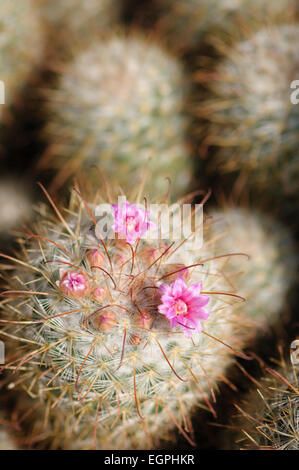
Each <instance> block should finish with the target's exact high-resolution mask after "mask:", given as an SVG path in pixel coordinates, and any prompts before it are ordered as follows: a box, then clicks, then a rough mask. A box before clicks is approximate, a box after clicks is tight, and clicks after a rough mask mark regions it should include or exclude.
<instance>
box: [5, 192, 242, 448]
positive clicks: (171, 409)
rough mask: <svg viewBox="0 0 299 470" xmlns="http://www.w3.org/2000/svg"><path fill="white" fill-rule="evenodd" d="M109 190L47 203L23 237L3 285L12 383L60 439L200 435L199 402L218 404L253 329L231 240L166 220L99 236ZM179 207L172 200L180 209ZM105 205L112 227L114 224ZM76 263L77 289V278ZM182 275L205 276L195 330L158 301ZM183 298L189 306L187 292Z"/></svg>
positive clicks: (132, 440) (108, 441) (138, 444)
mask: <svg viewBox="0 0 299 470" xmlns="http://www.w3.org/2000/svg"><path fill="white" fill-rule="evenodd" d="M108 195H109V191H108ZM103 202H107V199H106V196H105V198H104V199H103V198H102V197H101V196H96V197H95V198H94V199H93V203H90V204H89V205H87V203H83V202H82V200H81V199H80V197H79V196H78V195H77V194H74V195H73V198H72V202H71V204H70V207H69V208H68V209H67V210H65V211H64V212H63V213H61V212H59V211H58V210H57V209H56V208H55V211H56V215H58V219H57V220H56V218H55V217H54V218H53V217H52V216H51V215H50V214H48V213H47V211H45V210H44V209H42V210H41V214H40V220H39V223H38V226H37V227H36V230H35V231H34V233H36V234H38V235H34V233H32V234H31V235H30V234H29V237H31V238H32V237H36V239H35V240H33V241H31V243H29V245H28V244H27V248H26V249H25V246H26V244H25V245H24V243H22V246H23V250H25V251H23V255H22V256H20V257H19V258H16V259H15V265H14V269H15V271H14V275H13V276H11V275H10V276H9V279H10V280H9V282H8V284H9V285H8V286H7V289H6V291H5V292H4V293H3V294H2V297H3V301H2V310H3V313H4V318H5V319H8V320H9V322H8V324H6V326H5V327H4V328H3V329H2V330H1V334H2V335H3V338H4V340H5V338H7V339H8V338H12V341H13V340H16V341H17V345H18V353H19V354H20V360H19V361H18V362H17V363H16V362H15V361H14V362H13V364H12V365H11V364H10V363H8V364H7V366H8V369H9V370H11V369H10V367H12V368H15V367H16V368H17V374H16V375H15V374H13V375H11V383H10V385H9V387H10V389H14V390H15V391H17V389H18V387H20V386H21V387H22V389H24V388H25V389H26V390H27V391H28V393H29V395H30V397H31V398H32V400H37V401H38V400H40V410H44V413H45V419H44V420H42V421H43V423H44V426H45V428H44V431H42V430H41V431H40V432H41V434H42V433H43V432H44V433H46V436H47V439H48V442H49V440H50V444H48V445H50V447H51V448H57V447H63V448H77V449H83V448H88V447H89V448H93V447H94V445H95V444H94V441H95V438H96V440H97V445H98V447H100V448H102V449H105V448H109V449H112V448H113V449H114V448H116V449H125V448H127V449H137V448H139V449H142V448H156V447H157V446H158V445H159V444H160V443H161V442H163V441H164V440H168V439H171V438H172V436H173V432H174V430H175V429H176V428H178V430H179V432H181V433H182V434H183V435H184V436H185V438H186V439H187V440H188V441H189V443H192V426H191V420H190V414H191V412H192V410H193V409H195V408H198V407H199V408H203V409H210V410H212V404H211V403H212V402H213V399H214V397H215V392H216V390H217V384H218V383H219V382H220V381H221V380H222V378H223V377H224V374H225V371H226V368H227V367H228V366H229V365H231V364H232V362H233V360H234V359H233V357H234V354H235V353H236V351H237V350H239V349H241V348H242V346H243V344H244V337H245V331H248V332H249V330H250V328H249V327H248V322H247V319H245V316H244V315H242V314H240V312H236V311H235V310H236V308H237V307H238V306H239V305H240V299H239V298H238V296H236V297H235V293H234V294H231V286H230V283H229V282H228V281H226V280H225V279H224V275H223V272H224V271H223V270H224V266H225V264H226V260H227V257H229V254H230V253H231V252H232V251H233V250H229V253H222V256H221V257H217V258H215V259H214V252H215V246H214V243H216V242H214V240H213V238H211V239H209V240H208V241H205V242H204V244H203V246H202V247H201V248H198V247H196V250H194V246H193V245H189V243H188V240H189V241H190V240H192V237H193V236H195V235H194V234H193V235H192V236H191V237H190V236H189V235H190V233H189V235H188V240H187V239H185V238H183V240H185V241H184V242H183V240H181V239H177V240H172V238H171V237H170V236H169V234H167V233H166V232H165V230H166V229H165V225H164V224H162V228H161V230H162V232H161V234H160V237H158V238H157V239H155V238H154V239H152V238H149V239H148V240H147V239H141V240H139V241H138V240H136V241H135V242H134V243H133V242H131V243H126V242H125V240H122V239H110V237H109V236H108V235H107V233H110V231H106V236H105V237H104V235H103V237H102V235H101V236H100V237H99V235H96V234H97V233H98V232H97V231H96V230H95V223H97V227H98V224H99V223H100V219H99V218H97V217H96V216H95V213H96V207H97V206H98V205H99V204H100V203H103ZM113 202H117V200H116V199H115V200H114V198H113ZM148 207H149V202H148ZM179 207H180V206H173V207H172V209H173V217H174V218H175V217H176V216H175V214H177V213H178V211H179ZM108 208H110V209H111V205H110V204H108ZM108 212H109V211H108ZM157 214H158V213H157ZM107 217H108V219H105V223H106V225H105V227H106V228H107V227H108V229H109V230H110V229H111V228H112V229H113V230H116V227H115V226H114V225H113V217H112V216H111V214H108V216H107ZM111 217H112V218H111ZM158 220H159V215H156V216H153V217H152V216H151V221H153V222H157V225H158ZM174 220H175V219H174ZM188 220H189V216H188V217H187V218H184V221H183V226H184V227H185V228H187V222H188ZM133 222H134V221H132V220H131V219H130V220H129V222H128V223H129V224H133ZM133 225H134V224H133ZM179 225H180V224H178V225H177V226H179ZM130 226H131V225H130ZM113 230H112V232H113ZM100 233H102V232H100ZM118 233H119V232H118ZM185 236H186V232H185ZM173 238H175V237H173ZM216 238H217V237H216ZM2 256H3V257H4V259H7V256H6V255H2ZM9 259H11V260H12V258H9ZM241 260H242V256H241V257H240V263H241ZM6 263H7V261H6ZM241 264H242V263H241ZM5 268H7V265H6V266H4V269H5ZM8 269H9V271H8V272H10V268H8ZM75 275H76V276H77V277H78V276H79V277H78V280H79V284H80V286H81V287H80V289H81V288H82V289H81V290H80V289H79V290H78V292H77V293H76V294H74V292H73V291H72V289H73V287H74V285H75V284H72V285H71V287H70V284H69V277H70V276H75ZM178 279H180V282H184V283H185V284H186V285H187V287H188V289H195V285H197V287H196V289H197V288H198V285H199V284H200V283H202V285H201V289H202V291H201V292H202V295H208V296H209V302H208V305H207V308H208V310H209V312H210V315H209V317H208V318H207V319H206V320H205V321H204V322H203V325H202V328H203V329H202V331H201V332H198V331H193V333H192V337H191V338H190V337H188V335H187V336H186V331H187V333H188V330H187V329H186V328H189V330H190V326H189V327H185V328H182V326H180V324H177V326H174V327H173V328H172V327H171V323H170V320H169V319H168V317H166V316H165V315H164V314H162V313H161V312H160V310H159V308H160V306H161V302H162V297H161V292H160V289H161V284H164V285H165V284H166V285H167V286H172V285H173V283H175V282H177V280H178ZM192 286H193V287H192ZM224 286H225V288H224ZM164 288H165V286H164ZM204 293H206V294H204ZM188 295H191V294H190V292H189V294H188ZM19 296H20V297H19ZM185 300H186V299H185ZM186 302H187V300H186ZM175 305H176V306H175V307H173V308H176V309H177V308H180V309H181V311H184V312H186V305H187V304H185V303H184V302H183V303H182V302H179V304H175ZM184 309H185V310H184ZM175 311H176V312H178V311H179V310H175ZM177 314H178V313H177ZM184 318H185V317H184ZM11 320H13V321H14V322H16V323H14V324H13V325H11V324H10V321H11ZM4 325H5V322H4ZM191 329H193V330H194V328H193V327H191ZM191 332H192V331H191ZM248 336H249V333H248ZM13 351H14V354H15V352H16V348H15V347H14V349H13ZM62 416H63V422H62V423H61V417H62ZM35 434H38V430H37V429H36V428H35Z"/></svg>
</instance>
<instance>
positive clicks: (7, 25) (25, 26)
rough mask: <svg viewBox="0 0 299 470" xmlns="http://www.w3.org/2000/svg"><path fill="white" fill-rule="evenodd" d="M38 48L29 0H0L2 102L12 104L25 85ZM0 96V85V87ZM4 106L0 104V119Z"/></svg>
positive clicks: (38, 33)
mask: <svg viewBox="0 0 299 470" xmlns="http://www.w3.org/2000/svg"><path fill="white" fill-rule="evenodd" d="M41 52H42V31H41V25H40V19H39V15H38V13H37V10H36V8H35V5H34V4H33V1H31V0H18V1H17V2H15V1H11V0H1V4H0V80H1V82H2V83H3V84H4V92H5V105H6V106H10V105H12V104H13V103H14V102H15V100H16V96H17V95H18V93H19V92H20V91H21V90H22V89H23V88H24V87H25V85H26V83H27V81H28V79H29V77H30V74H31V72H32V69H33V66H34V65H36V64H37V63H38V62H39V60H40V57H41ZM1 97H2V87H1ZM4 110H5V107H4V106H3V105H2V100H1V105H0V122H2V123H3V120H4Z"/></svg>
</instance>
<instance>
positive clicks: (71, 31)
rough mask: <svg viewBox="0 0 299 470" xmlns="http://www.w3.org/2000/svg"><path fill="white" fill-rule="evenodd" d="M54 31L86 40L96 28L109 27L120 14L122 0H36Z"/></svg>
mask: <svg viewBox="0 0 299 470" xmlns="http://www.w3.org/2000/svg"><path fill="white" fill-rule="evenodd" d="M36 2H37V4H38V5H39V7H40V10H41V14H42V17H43V18H44V20H45V22H46V24H47V25H48V27H49V28H50V29H52V33H54V30H55V32H56V34H57V30H58V31H59V33H61V32H62V33H63V34H64V35H65V36H66V37H67V36H69V38H71V39H72V40H77V41H78V40H79V39H80V38H81V40H84V39H85V37H86V36H88V35H89V34H90V30H91V29H94V30H95V31H96V30H98V31H99V32H100V31H102V30H103V29H107V28H108V27H110V26H111V24H113V23H114V22H116V21H117V20H118V18H119V16H120V4H121V0H120V1H119V0H88V1H87V2H82V1H81V0H63V1H61V0H36Z"/></svg>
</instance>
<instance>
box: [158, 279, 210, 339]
mask: <svg viewBox="0 0 299 470" xmlns="http://www.w3.org/2000/svg"><path fill="white" fill-rule="evenodd" d="M201 289H202V283H199V284H192V285H191V286H187V284H186V282H185V281H184V279H183V278H182V277H179V278H178V279H177V280H176V281H174V282H172V283H171V284H170V285H168V284H161V286H160V287H159V290H160V292H161V293H162V297H161V300H162V303H161V304H160V305H159V306H158V311H159V312H160V313H161V314H162V315H165V316H166V318H168V320H169V321H170V325H171V327H172V328H174V327H175V326H180V327H181V328H182V329H183V330H184V333H185V336H187V337H190V336H191V335H192V332H193V331H194V330H196V331H197V332H198V333H200V332H201V323H200V322H201V320H202V321H204V320H207V318H208V317H209V315H210V312H209V310H207V309H206V308H204V307H205V306H206V305H207V303H208V302H209V300H210V297H209V296H208V295H202V294H200V292H201Z"/></svg>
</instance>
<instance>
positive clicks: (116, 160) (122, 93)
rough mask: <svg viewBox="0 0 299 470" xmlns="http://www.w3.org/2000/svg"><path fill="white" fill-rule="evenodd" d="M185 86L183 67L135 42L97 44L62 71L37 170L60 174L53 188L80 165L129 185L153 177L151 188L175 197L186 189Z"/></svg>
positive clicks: (131, 38)
mask: <svg viewBox="0 0 299 470" xmlns="http://www.w3.org/2000/svg"><path fill="white" fill-rule="evenodd" d="M185 92H186V81H185V78H184V74H183V71H182V68H181V65H180V63H179V62H178V61H177V60H176V59H175V58H173V57H172V56H170V55H168V54H167V53H166V52H165V51H164V50H163V49H161V48H160V47H159V46H158V45H156V44H154V43H148V42H147V41H146V40H145V39H144V38H142V37H141V36H137V35H131V36H114V37H111V38H110V39H109V40H107V41H101V42H95V43H93V44H92V45H91V46H90V47H89V48H88V49H87V50H85V51H84V52H82V53H81V54H80V55H79V56H77V57H76V58H75V60H74V61H73V63H71V64H70V65H68V66H66V68H65V70H63V71H62V75H61V78H60V81H59V85H58V88H57V89H56V90H53V91H50V92H49V94H48V96H47V97H46V99H47V101H48V111H49V123H48V125H47V127H46V134H47V137H48V138H49V139H50V141H51V143H50V147H49V151H48V152H46V155H45V158H44V159H43V160H42V163H41V165H43V166H44V167H47V166H48V165H50V166H52V167H54V168H56V169H59V170H60V172H59V174H58V177H57V178H56V180H55V184H56V185H58V186H60V187H61V185H62V184H63V182H64V180H65V178H66V177H68V176H70V175H71V174H72V173H74V172H75V171H76V170H77V169H78V168H80V167H81V166H82V165H85V166H88V167H91V172H90V173H91V175H90V177H91V176H92V174H96V175H97V173H96V172H95V170H94V169H93V168H92V166H93V165H99V167H100V168H101V169H102V170H104V173H105V174H106V175H110V176H114V175H115V174H116V175H117V177H118V178H119V180H118V182H119V183H120V184H124V185H127V186H128V185H131V181H136V178H137V179H138V178H143V175H144V169H145V168H147V169H148V170H150V171H151V173H152V176H153V177H152V179H151V181H150V185H149V188H150V189H152V192H153V193H154V191H155V190H156V189H159V190H162V191H163V193H166V192H167V188H168V184H167V182H166V181H165V178H166V177H170V178H171V180H172V182H173V187H174V190H175V191H176V194H178V193H181V194H182V191H183V190H184V189H185V188H186V186H187V185H188V183H189V177H190V174H189V171H188V168H189V153H188V150H187V148H186V147H185V145H184V137H185V131H186V127H187V123H188V121H187V118H186V116H185V114H184V110H183V107H184V96H185Z"/></svg>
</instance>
